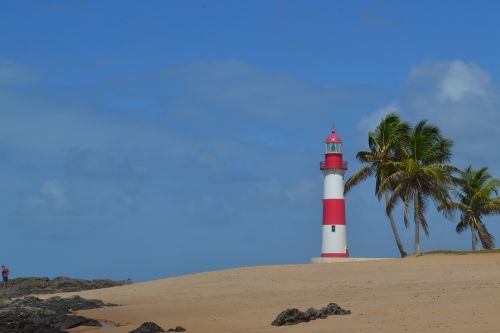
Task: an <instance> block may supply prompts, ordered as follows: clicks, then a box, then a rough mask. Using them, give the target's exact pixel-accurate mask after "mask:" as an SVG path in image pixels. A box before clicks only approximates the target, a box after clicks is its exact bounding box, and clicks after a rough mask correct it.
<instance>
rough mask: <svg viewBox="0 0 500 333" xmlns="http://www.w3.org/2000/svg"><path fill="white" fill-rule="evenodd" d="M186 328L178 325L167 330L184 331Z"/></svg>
mask: <svg viewBox="0 0 500 333" xmlns="http://www.w3.org/2000/svg"><path fill="white" fill-rule="evenodd" d="M184 331H186V329H185V328H184V327H182V326H176V327H175V328H169V329H168V330H167V332H184Z"/></svg>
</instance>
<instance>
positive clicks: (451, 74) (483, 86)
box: [439, 60, 490, 102]
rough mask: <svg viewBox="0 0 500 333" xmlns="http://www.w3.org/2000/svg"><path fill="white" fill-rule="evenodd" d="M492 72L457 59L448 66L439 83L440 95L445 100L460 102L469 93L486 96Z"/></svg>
mask: <svg viewBox="0 0 500 333" xmlns="http://www.w3.org/2000/svg"><path fill="white" fill-rule="evenodd" d="M489 84H490V74H489V73H488V72H487V71H485V70H483V69H482V68H480V67H479V66H478V65H477V64H475V63H473V62H471V63H469V64H466V63H465V62H463V61H461V60H455V61H452V62H451V63H449V64H448V66H446V70H445V73H444V75H443V77H442V78H441V81H440V83H439V86H440V89H441V91H440V96H441V98H442V99H443V100H449V101H452V102H458V101H460V100H462V99H463V98H465V97H467V96H468V95H476V96H480V97H485V96H486V94H487V89H488V85H489Z"/></svg>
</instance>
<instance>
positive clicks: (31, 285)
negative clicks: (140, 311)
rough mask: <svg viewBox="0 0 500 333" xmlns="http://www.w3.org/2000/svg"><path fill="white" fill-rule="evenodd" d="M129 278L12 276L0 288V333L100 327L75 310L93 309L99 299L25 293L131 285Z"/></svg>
mask: <svg viewBox="0 0 500 333" xmlns="http://www.w3.org/2000/svg"><path fill="white" fill-rule="evenodd" d="M131 283H132V282H131V281H130V280H123V281H113V280H107V279H103V280H84V279H72V278H67V277H57V278H54V279H49V278H46V277H28V278H16V279H13V280H11V281H9V286H8V287H7V288H5V289H0V332H2V333H64V332H66V331H65V330H67V329H70V328H74V327H78V326H101V323H99V322H98V321H97V320H94V319H89V318H85V317H82V316H77V315H75V314H74V312H75V311H79V310H89V309H97V308H101V307H104V306H115V305H114V304H105V303H103V302H102V301H100V300H91V299H84V298H82V297H80V296H73V297H69V298H61V297H51V298H48V299H46V300H43V299H40V298H37V297H34V296H29V295H33V294H53V293H60V292H75V291H82V290H90V289H101V288H110V287H116V286H123V285H128V284H131Z"/></svg>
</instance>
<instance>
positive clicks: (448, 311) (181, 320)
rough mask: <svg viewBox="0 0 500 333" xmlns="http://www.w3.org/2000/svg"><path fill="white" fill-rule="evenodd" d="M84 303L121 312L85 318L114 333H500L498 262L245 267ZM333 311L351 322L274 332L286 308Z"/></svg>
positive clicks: (481, 258)
mask: <svg viewBox="0 0 500 333" xmlns="http://www.w3.org/2000/svg"><path fill="white" fill-rule="evenodd" d="M77 294H79V295H81V296H83V297H86V298H98V299H102V300H104V301H106V302H110V303H115V304H120V305H121V306H118V307H110V308H103V309H97V310H88V311H80V312H79V313H80V314H82V315H84V316H87V317H91V318H95V319H99V320H105V321H108V322H113V323H115V324H117V325H119V326H118V327H112V328H106V329H105V332H109V333H115V332H116V333H118V332H129V331H130V330H132V329H134V328H136V327H137V326H139V325H140V324H141V323H142V322H145V321H153V322H156V323H157V324H159V325H160V326H162V327H164V328H165V329H167V328H170V327H175V326H177V325H181V326H183V327H184V328H186V329H187V331H188V332H205V333H206V332H228V333H229V332H231V333H234V332H260V333H264V332H278V333H279V332H316V333H318V332H343V333H348V332H384V333H389V332H394V333H396V332H398V333H400V332H426V333H429V332H454V333H460V332H464V333H465V332H467V333H470V332H483V333H486V332H499V331H500V316H499V315H498V309H500V254H480V255H472V254H471V255H426V256H421V257H411V258H406V259H393V260H381V261H366V262H347V263H331V264H307V265H284V266H267V267H248V268H238V269H231V270H224V271H215V272H207V273H200V274H193V275H187V276H181V277H174V278H168V279H163V280H156V281H150V282H145V283H137V284H134V285H130V286H122V287H114V288H108V289H101V290H93V291H85V292H79V293H77ZM62 295H63V296H64V295H70V294H62ZM330 302H335V303H338V304H339V305H340V306H342V307H343V308H347V309H350V310H351V311H352V314H351V315H346V316H331V317H328V318H327V319H323V320H315V321H311V322H309V323H304V324H298V325H295V326H284V327H274V326H271V324H270V323H271V322H272V321H273V320H274V319H275V317H276V315H277V314H278V313H280V312H281V311H282V310H284V309H286V308H288V307H297V308H299V309H301V310H306V309H307V308H309V307H316V308H320V307H322V306H325V305H326V304H328V303H330ZM103 330H104V329H99V330H96V329H89V328H79V329H75V330H74V332H96V331H103Z"/></svg>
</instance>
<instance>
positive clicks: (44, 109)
mask: <svg viewBox="0 0 500 333" xmlns="http://www.w3.org/2000/svg"><path fill="white" fill-rule="evenodd" d="M499 13H500V3H498V2H494V1H439V2H437V1H405V2H401V1H360V0H359V1H246V2H244V1H154V0H151V1H147V2H145V1H112V0H110V1H105V2H103V1H95V0H88V1H76V0H75V1H49V0H46V1H2V2H0V31H1V32H2V33H1V34H0V184H1V185H0V202H1V203H2V204H1V205H0V226H1V229H0V237H1V238H0V239H1V244H0V247H1V249H2V250H0V261H1V262H2V263H3V264H6V265H7V266H9V268H10V269H11V271H12V275H13V277H15V276H49V277H55V276H58V275H66V276H73V277H81V278H89V279H90V278H113V279H126V278H131V279H133V280H134V281H142V280H149V279H157V278H164V277H168V276H175V275H180V274H188V273H195V272H203V271H210V270H216V269H226V268H233V267H241V266H250V265H275V264H300V263H307V262H308V261H309V259H310V258H311V257H317V256H319V255H320V252H321V214H322V208H321V207H322V206H321V205H322V204H321V199H322V191H323V183H322V175H321V172H320V170H319V162H320V160H321V159H322V158H323V156H322V153H323V150H324V139H325V138H326V137H327V136H328V135H329V133H330V131H331V129H332V126H335V129H336V131H337V134H338V135H339V136H341V137H342V139H343V140H344V159H345V160H346V161H347V162H348V163H349V169H348V170H347V174H346V177H349V176H350V175H352V173H353V172H355V171H356V170H359V168H360V167H361V165H360V164H359V163H358V162H357V161H356V159H355V154H356V152H358V151H360V150H363V149H366V147H367V133H368V131H370V130H372V129H373V128H374V127H375V126H376V124H377V123H378V121H379V120H380V119H381V118H382V117H383V116H384V115H385V114H387V113H388V112H397V113H398V114H399V115H400V116H401V117H402V118H403V119H405V120H408V121H410V122H411V123H413V124H414V123H416V122H417V121H419V120H422V119H428V121H429V122H430V123H432V124H435V125H437V126H439V127H440V128H441V130H442V132H443V135H444V136H446V137H448V138H450V139H452V140H453V141H454V142H455V146H454V150H453V152H454V156H453V163H454V164H455V165H457V166H458V167H460V168H464V167H465V166H467V165H469V164H472V165H473V166H474V167H477V168H478V167H481V166H488V167H489V169H490V171H491V173H492V174H493V175H494V176H497V177H498V176H500V163H499V162H500V156H499V155H498V154H497V152H498V147H497V145H498V142H499V141H500V127H499V126H498V124H499V123H500V113H499V108H500V84H499V82H500V63H499V59H500V44H499V43H498V40H500V29H498V21H499V20H500V14H499ZM346 210H347V224H348V242H349V247H350V252H351V255H352V256H355V257H397V256H398V251H397V248H396V246H395V244H394V240H393V237H392V234H391V230H390V226H389V223H388V221H387V218H386V217H385V213H384V206H383V204H382V203H380V202H378V201H377V199H376V197H375V196H374V183H373V181H372V180H368V181H366V182H365V183H364V184H362V185H359V186H358V187H356V188H354V189H353V190H352V192H350V193H349V194H348V195H347V197H346ZM427 218H428V222H429V224H430V236H429V237H428V238H427V237H423V239H422V245H421V249H422V250H423V251H430V250H435V249H469V248H470V234H469V233H467V232H465V233H463V234H461V235H458V234H456V232H455V225H456V221H455V222H453V221H448V220H446V219H445V218H444V217H442V216H441V215H439V214H437V213H436V212H435V209H434V208H433V207H430V208H429V211H428V212H427ZM396 220H397V223H398V227H399V230H400V233H401V237H402V239H403V242H404V245H405V247H406V250H407V251H408V252H412V251H413V229H412V228H409V229H406V228H404V226H403V223H402V215H401V211H400V210H398V211H396ZM499 222H500V221H499V220H498V218H489V219H486V223H487V225H488V227H489V228H490V231H491V232H492V234H493V235H494V236H495V237H496V238H497V240H499V241H500V223H499Z"/></svg>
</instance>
